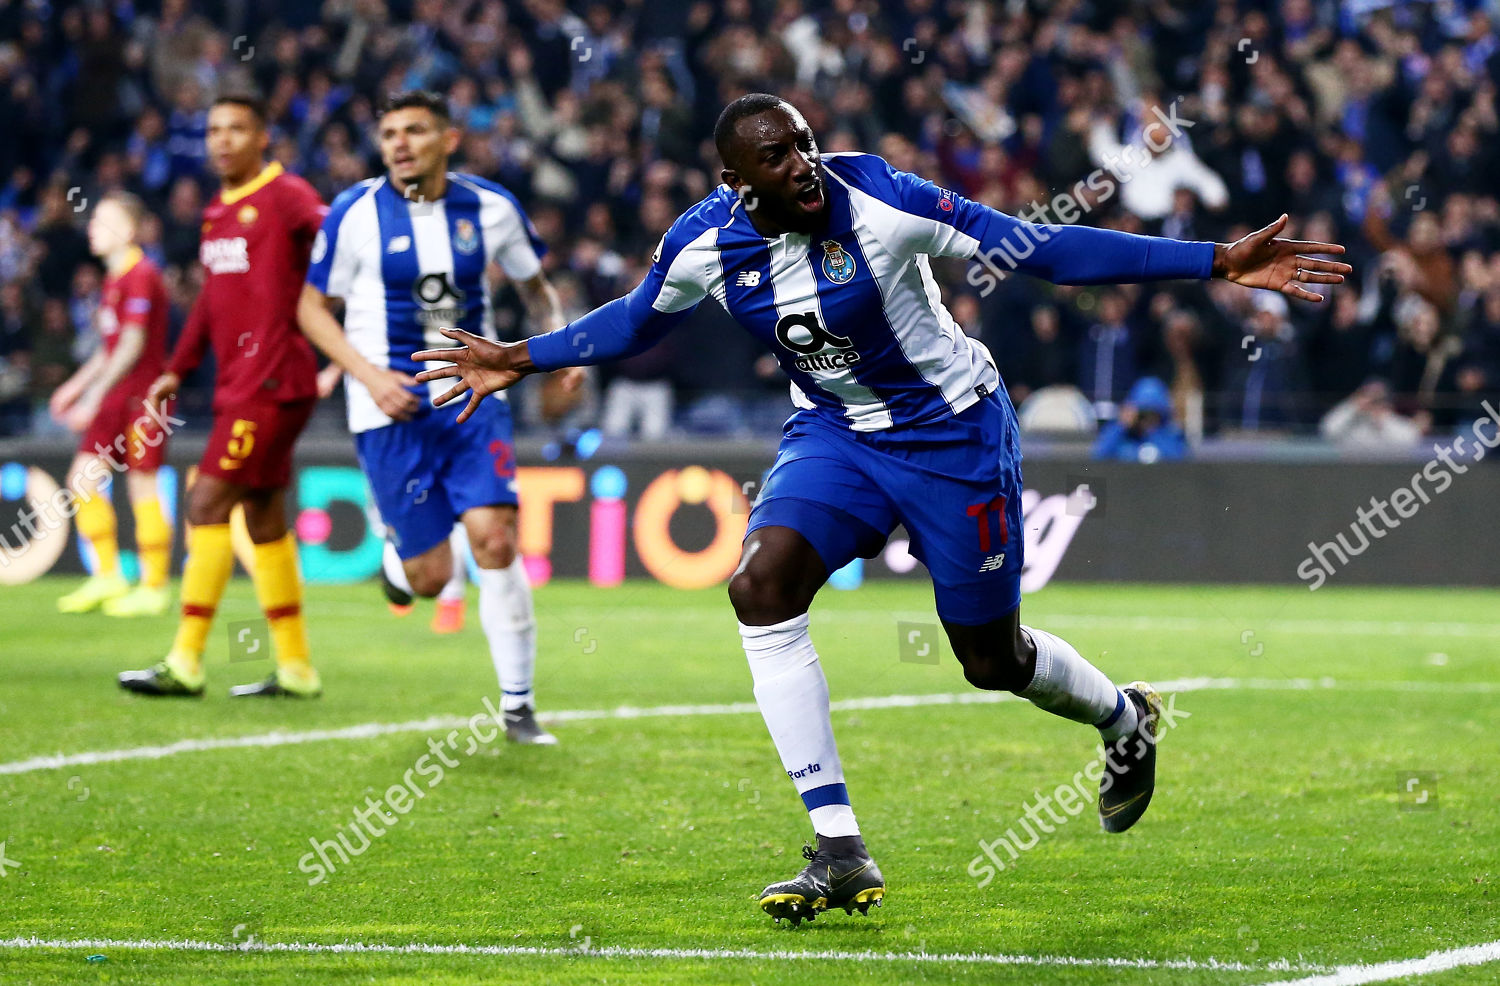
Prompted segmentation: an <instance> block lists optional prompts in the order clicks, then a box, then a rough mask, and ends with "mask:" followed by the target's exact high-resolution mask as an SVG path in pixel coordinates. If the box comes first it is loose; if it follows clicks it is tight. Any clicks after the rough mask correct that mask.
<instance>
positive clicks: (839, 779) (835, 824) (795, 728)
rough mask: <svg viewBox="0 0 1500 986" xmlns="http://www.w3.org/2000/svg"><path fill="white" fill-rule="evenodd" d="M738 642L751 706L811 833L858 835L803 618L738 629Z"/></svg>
mask: <svg viewBox="0 0 1500 986" xmlns="http://www.w3.org/2000/svg"><path fill="white" fill-rule="evenodd" d="M740 638H741V639H742V640H743V641H744V644H745V657H746V658H747V659H748V660H749V661H750V677H751V678H752V679H753V680H754V681H755V702H756V704H757V705H759V706H760V714H761V716H762V717H763V718H764V719H765V720H766V728H767V729H768V730H770V731H771V740H772V742H774V743H775V744H776V752H777V753H779V754H781V766H782V767H783V768H784V769H785V770H786V772H787V774H788V775H789V776H790V777H791V779H792V783H793V784H795V785H797V793H798V794H800V795H802V803H803V804H804V805H806V806H807V813H808V815H810V816H811V817H812V824H813V831H815V832H817V833H818V834H819V835H824V836H840V835H858V834H859V824H858V823H857V822H856V821H855V820H854V809H853V808H851V807H849V791H848V789H847V788H846V787H845V786H844V766H843V764H842V763H840V762H839V751H838V747H837V746H836V745H835V744H834V742H833V722H832V721H831V720H830V719H829V714H828V680H827V679H826V678H824V677H823V668H822V665H820V664H819V663H818V652H817V651H815V650H813V645H812V638H811V637H809V636H808V634H807V614H806V613H803V614H802V615H801V616H798V617H794V618H793V619H790V620H787V621H786V622H785V623H776V624H773V625H771V626H768V627H747V626H745V624H743V623H741V624H740Z"/></svg>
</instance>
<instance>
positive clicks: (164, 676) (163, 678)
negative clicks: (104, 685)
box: [118, 661, 203, 698]
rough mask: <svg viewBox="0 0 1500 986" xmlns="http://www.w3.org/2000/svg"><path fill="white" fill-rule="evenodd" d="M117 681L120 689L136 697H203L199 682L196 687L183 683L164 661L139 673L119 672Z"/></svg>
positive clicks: (201, 685) (201, 684)
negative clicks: (134, 694)
mask: <svg viewBox="0 0 1500 986" xmlns="http://www.w3.org/2000/svg"><path fill="white" fill-rule="evenodd" d="M118 680H119V682H120V687H121V688H123V689H125V690H126V691H127V692H135V693H136V694H137V695H156V696H163V695H173V696H182V697H185V698H202V697H203V682H202V681H201V680H200V681H198V682H197V684H196V687H195V686H194V685H193V684H192V683H190V682H186V681H183V680H182V678H180V677H178V676H177V674H176V673H175V672H173V670H172V669H171V668H170V667H169V666H168V665H167V662H166V661H160V662H158V663H156V664H153V665H152V666H151V667H149V668H146V669H144V670H141V671H121V672H120V676H119V679H118Z"/></svg>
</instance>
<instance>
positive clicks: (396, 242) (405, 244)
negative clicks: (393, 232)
mask: <svg viewBox="0 0 1500 986" xmlns="http://www.w3.org/2000/svg"><path fill="white" fill-rule="evenodd" d="M410 249H411V237H410V236H393V237H391V242H389V243H387V244H386V245H385V252H386V253H405V252H406V251H408V250H410Z"/></svg>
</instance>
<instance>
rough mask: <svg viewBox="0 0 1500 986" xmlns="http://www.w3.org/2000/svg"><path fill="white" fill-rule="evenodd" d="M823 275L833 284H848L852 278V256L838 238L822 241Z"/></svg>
mask: <svg viewBox="0 0 1500 986" xmlns="http://www.w3.org/2000/svg"><path fill="white" fill-rule="evenodd" d="M823 275H824V276H825V277H827V278H828V279H829V280H830V281H832V282H833V283H834V284H848V283H849V282H850V281H851V280H853V279H854V258H853V257H851V256H849V254H848V252H846V251H845V250H844V248H843V246H842V245H841V244H840V243H839V241H838V240H824V241H823Z"/></svg>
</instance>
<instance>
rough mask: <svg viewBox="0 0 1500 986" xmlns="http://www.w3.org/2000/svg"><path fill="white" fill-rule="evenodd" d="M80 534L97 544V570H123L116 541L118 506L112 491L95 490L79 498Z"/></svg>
mask: <svg viewBox="0 0 1500 986" xmlns="http://www.w3.org/2000/svg"><path fill="white" fill-rule="evenodd" d="M78 534H79V536H80V537H83V538H87V539H88V542H89V544H91V545H93V547H94V559H95V565H94V574H95V575H119V574H120V548H119V544H118V543H117V542H116V541H115V508H114V504H112V503H110V502H109V494H108V493H106V492H104V491H103V490H95V491H94V493H93V495H92V496H86V497H84V498H82V499H80V500H79V501H78Z"/></svg>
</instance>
